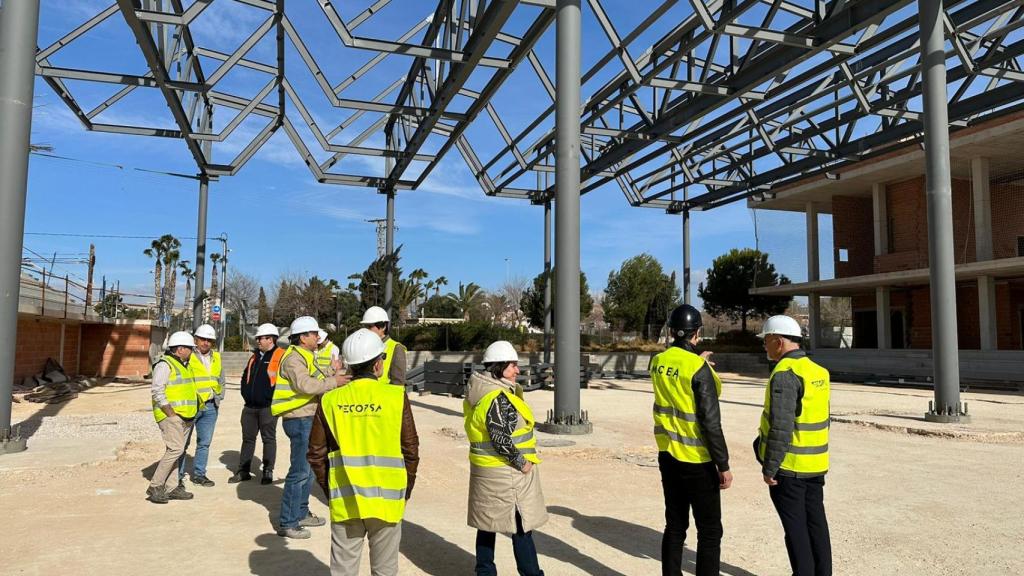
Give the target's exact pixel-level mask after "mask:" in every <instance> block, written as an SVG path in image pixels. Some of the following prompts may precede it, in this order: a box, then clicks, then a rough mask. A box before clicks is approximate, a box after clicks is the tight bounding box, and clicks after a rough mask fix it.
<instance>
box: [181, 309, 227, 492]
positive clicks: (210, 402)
mask: <svg viewBox="0 0 1024 576" xmlns="http://www.w3.org/2000/svg"><path fill="white" fill-rule="evenodd" d="M193 336H194V337H195V342H196V348H195V351H194V354H192V364H191V368H192V377H193V378H195V381H196V388H197V389H198V390H199V397H200V398H201V399H202V401H203V408H202V409H201V410H199V413H198V414H197V415H196V422H195V426H194V427H193V432H195V436H196V455H195V457H194V458H193V459H192V473H191V476H192V483H193V484H195V485H197V486H202V487H204V488H210V487H212V486H214V481H213V480H210V479H209V478H208V477H207V476H206V463H207V462H208V461H209V459H210V442H212V441H213V431H214V429H216V427H217V415H218V414H219V412H220V403H221V401H223V400H224V373H223V370H222V369H221V361H220V352H217V351H216V350H214V349H213V344H214V343H215V342H216V341H217V331H216V330H214V329H213V326H210V325H209V324H203V325H202V326H200V327H199V328H196V331H195V333H194V334H193ZM191 436H192V435H191V434H190V435H189V437H188V438H186V439H185V452H186V453H187V452H188V445H189V442H190V441H191ZM178 482H179V483H180V484H184V482H185V457H184V456H183V457H182V458H181V464H179V465H178Z"/></svg>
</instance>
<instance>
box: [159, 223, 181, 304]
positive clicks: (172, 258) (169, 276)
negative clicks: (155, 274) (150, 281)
mask: <svg viewBox="0 0 1024 576" xmlns="http://www.w3.org/2000/svg"><path fill="white" fill-rule="evenodd" d="M160 242H161V243H162V244H163V245H164V254H163V264H164V292H165V295H164V299H163V302H164V306H163V311H162V313H163V314H169V313H170V312H171V311H173V310H174V301H175V300H176V299H177V296H178V259H179V258H181V252H180V251H179V250H178V249H179V248H181V241H180V240H178V239H177V238H175V237H174V236H171V235H170V234H164V235H163V236H161V237H160Z"/></svg>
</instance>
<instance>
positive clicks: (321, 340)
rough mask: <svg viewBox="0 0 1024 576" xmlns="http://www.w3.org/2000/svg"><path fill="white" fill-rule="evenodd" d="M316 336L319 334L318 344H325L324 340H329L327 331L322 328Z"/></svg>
mask: <svg viewBox="0 0 1024 576" xmlns="http://www.w3.org/2000/svg"><path fill="white" fill-rule="evenodd" d="M316 336H317V338H316V343H317V344H323V343H324V340H327V332H324V331H323V330H320V331H319V332H317V333H316Z"/></svg>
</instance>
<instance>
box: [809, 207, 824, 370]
mask: <svg viewBox="0 0 1024 576" xmlns="http://www.w3.org/2000/svg"><path fill="white" fill-rule="evenodd" d="M806 216H807V281H808V282H817V281H818V280H820V279H821V273H820V270H821V265H820V258H819V251H818V208H817V206H815V205H814V202H808V203H807V207H806ZM807 336H808V347H809V348H811V349H812V350H813V349H815V348H817V347H818V346H820V345H821V342H820V339H821V296H819V295H818V294H815V293H811V294H810V295H808V297H807Z"/></svg>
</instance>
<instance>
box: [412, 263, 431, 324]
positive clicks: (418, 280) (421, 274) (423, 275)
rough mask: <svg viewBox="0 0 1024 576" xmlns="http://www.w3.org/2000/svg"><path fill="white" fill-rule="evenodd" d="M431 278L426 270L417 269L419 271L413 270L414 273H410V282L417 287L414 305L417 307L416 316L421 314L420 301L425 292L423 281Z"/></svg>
mask: <svg viewBox="0 0 1024 576" xmlns="http://www.w3.org/2000/svg"><path fill="white" fill-rule="evenodd" d="M429 276H430V274H427V271H426V270H424V269H423V268H417V269H415V270H413V271H412V272H409V280H412V282H413V284H414V285H415V286H416V295H415V297H414V298H413V301H412V303H413V304H415V305H416V308H417V311H416V314H417V315H420V314H419V299H420V297H421V296H423V291H422V286H423V280H426V279H427V278H428V277H429Z"/></svg>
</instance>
